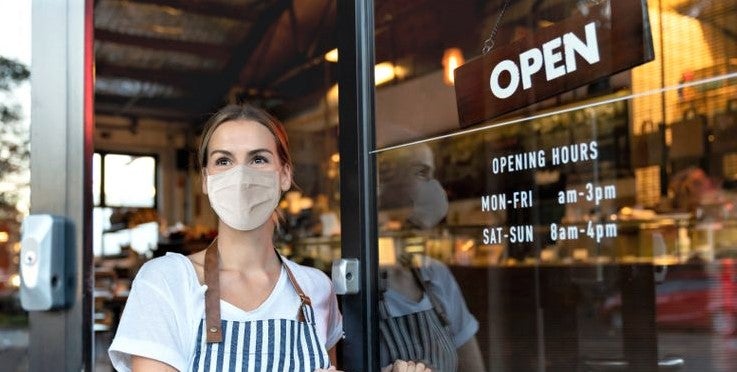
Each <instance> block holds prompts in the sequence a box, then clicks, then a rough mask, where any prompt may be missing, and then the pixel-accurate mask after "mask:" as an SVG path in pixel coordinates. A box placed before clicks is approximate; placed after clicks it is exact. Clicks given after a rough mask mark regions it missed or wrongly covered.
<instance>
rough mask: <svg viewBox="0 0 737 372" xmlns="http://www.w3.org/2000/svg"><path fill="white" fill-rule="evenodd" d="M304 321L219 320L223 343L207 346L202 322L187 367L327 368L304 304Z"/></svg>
mask: <svg viewBox="0 0 737 372" xmlns="http://www.w3.org/2000/svg"><path fill="white" fill-rule="evenodd" d="M302 311H303V312H304V315H305V321H304V322H299V321H297V320H290V319H265V320H256V321H247V322H242V321H229V320H221V324H222V331H223V341H222V342H218V343H208V342H207V338H206V337H205V336H204V335H205V332H206V329H205V328H206V326H207V325H206V324H205V320H204V319H202V321H200V325H199V331H198V332H197V344H196V345H197V346H196V347H195V352H194V360H193V362H192V366H191V368H190V370H191V371H197V372H221V371H231V372H233V371H248V372H272V371H290V372H291V371H304V372H313V371H314V370H315V369H317V368H328V367H329V366H330V360H329V359H328V354H327V350H325V346H324V345H322V343H321V342H320V340H319V339H318V338H317V332H316V329H315V314H314V312H313V310H312V306H309V305H304V306H303V307H302Z"/></svg>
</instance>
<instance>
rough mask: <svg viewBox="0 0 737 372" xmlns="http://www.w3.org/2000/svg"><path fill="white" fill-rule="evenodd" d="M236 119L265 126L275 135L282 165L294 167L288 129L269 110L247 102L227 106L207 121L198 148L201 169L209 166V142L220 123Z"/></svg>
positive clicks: (291, 168) (290, 168)
mask: <svg viewBox="0 0 737 372" xmlns="http://www.w3.org/2000/svg"><path fill="white" fill-rule="evenodd" d="M235 120H249V121H255V122H257V123H259V124H261V125H263V126H265V127H266V128H267V129H268V130H269V131H270V132H271V134H272V135H273V136H274V142H276V151H277V155H278V156H279V160H280V161H281V164H282V166H287V167H289V170H290V172H291V171H292V170H293V169H294V167H293V164H292V157H291V156H290V155H289V140H288V139H287V131H286V129H285V128H284V124H282V123H281V122H280V121H279V120H278V119H276V118H275V117H273V116H271V115H270V114H269V113H268V112H266V111H264V110H262V109H260V108H258V107H255V106H252V105H249V104H246V103H244V104H238V105H228V106H225V107H223V108H222V109H220V110H219V111H218V112H216V113H215V114H214V115H212V117H210V119H209V120H208V121H207V123H205V127H204V129H203V130H202V138H201V140H200V146H199V148H198V150H197V162H198V164H199V167H200V169H204V168H205V167H206V166H207V144H208V143H209V142H210V138H211V137H212V134H213V133H214V132H215V129H217V128H218V127H219V126H220V124H223V123H225V122H228V121H235Z"/></svg>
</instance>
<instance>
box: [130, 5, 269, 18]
mask: <svg viewBox="0 0 737 372" xmlns="http://www.w3.org/2000/svg"><path fill="white" fill-rule="evenodd" d="M128 2H131V3H139V4H151V5H158V6H162V7H169V8H174V9H176V10H181V11H184V12H187V13H191V14H198V15H204V16H208V17H217V18H226V19H232V20H235V21H241V22H253V21H254V14H256V13H257V12H254V10H257V9H254V8H255V7H254V6H246V5H236V4H226V3H222V2H218V1H207V0H199V1H191V0H183V1H182V0H128Z"/></svg>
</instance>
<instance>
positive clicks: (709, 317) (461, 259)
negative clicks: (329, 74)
mask: <svg viewBox="0 0 737 372" xmlns="http://www.w3.org/2000/svg"><path fill="white" fill-rule="evenodd" d="M505 3H508V5H505ZM606 3H607V2H606V1H604V2H582V1H562V2H561V1H542V2H534V4H533V3H529V2H505V1H494V2H485V3H483V4H480V3H478V2H473V1H460V2H454V3H453V4H452V5H451V4H449V3H444V2H443V3H441V2H437V4H436V3H435V2H430V3H427V4H424V5H423V6H416V7H412V6H404V7H402V6H399V5H397V6H392V5H391V4H392V3H386V4H385V3H382V2H377V6H376V9H375V11H376V22H377V27H376V30H377V31H376V32H377V34H376V48H377V51H376V56H377V62H381V61H383V60H385V59H386V60H390V61H394V62H393V63H395V68H401V69H402V70H403V71H406V72H407V73H406V75H404V76H403V77H402V78H395V80H394V81H393V82H391V83H388V84H387V85H386V86H379V87H377V89H376V127H377V131H376V138H377V145H378V148H377V150H376V151H375V153H376V156H377V168H378V172H377V173H378V174H377V184H378V185H379V189H378V195H377V196H378V197H377V200H378V208H379V213H378V221H377V225H378V226H379V231H380V238H379V242H378V245H379V256H380V276H381V278H382V279H383V281H382V285H381V292H382V297H381V299H382V300H381V304H380V310H381V315H382V321H381V323H380V330H381V341H382V346H381V351H382V364H384V365H385V364H386V363H389V362H391V361H392V360H394V359H415V360H423V361H426V362H429V363H431V364H433V365H434V367H435V368H439V369H440V370H453V369H451V368H458V370H459V371H460V370H462V371H470V370H494V371H522V370H615V369H617V368H624V369H629V370H654V369H655V368H657V367H656V366H659V368H661V369H663V370H666V369H667V370H709V371H712V370H713V371H717V370H732V369H734V368H736V367H737V360H736V359H735V358H734V352H733V349H732V348H733V346H732V345H734V342H735V340H737V339H736V338H735V337H737V311H735V309H737V303H733V299H734V298H736V297H735V295H737V292H735V291H737V284H736V283H737V282H736V281H735V241H736V240H735V231H737V230H735V224H734V220H735V212H734V203H735V200H736V199H735V197H736V196H735V195H736V194H735V186H736V185H737V184H735V182H734V179H735V177H736V176H735V174H734V171H735V166H734V164H733V163H734V161H735V156H734V153H737V142H735V140H734V135H733V134H732V133H733V132H735V131H736V130H737V129H735V128H737V105H735V104H734V102H732V98H733V97H735V91H736V90H737V80H735V78H737V62H735V61H737V47H735V44H734V42H733V35H734V26H733V25H734V24H735V20H737V9H735V8H734V7H732V6H731V5H727V4H725V2H689V1H687V2H683V1H665V0H663V1H651V2H648V3H647V4H646V5H645V7H646V9H647V12H648V14H649V21H650V26H651V27H650V31H651V36H652V41H653V50H654V52H655V58H654V60H653V61H651V62H646V63H644V64H642V65H641V66H639V67H635V68H631V69H627V70H625V71H622V72H619V71H614V72H612V73H610V74H608V75H607V76H605V77H604V78H601V79H597V80H596V81H593V82H590V83H587V84H584V85H583V86H582V87H577V88H575V89H569V90H567V91H565V92H564V93H562V94H559V95H556V96H553V97H552V98H547V99H545V100H542V101H539V100H537V101H535V100H531V101H530V103H529V104H528V105H527V106H525V107H523V108H521V109H520V110H516V111H514V112H512V113H509V114H506V115H505V116H501V117H497V118H492V119H489V120H486V121H484V122H481V123H478V124H474V125H471V126H462V125H461V124H460V123H459V114H458V111H457V102H456V95H455V92H456V91H455V90H454V86H453V85H452V83H451V82H450V81H448V79H447V78H446V79H444V71H443V66H444V65H443V63H444V62H445V63H446V65H447V62H448V61H447V60H448V57H447V56H448V55H449V50H450V49H451V48H457V49H458V50H460V51H461V52H462V53H461V54H463V55H465V56H466V60H467V61H468V60H471V59H473V58H474V57H477V56H479V55H481V50H482V47H483V45H484V40H486V39H488V38H489V36H490V34H493V33H492V30H494V29H495V27H496V26H495V25H496V24H497V20H499V22H498V24H499V26H498V28H497V29H496V31H497V32H495V33H494V34H495V36H494V40H493V41H494V44H495V46H496V48H501V47H503V46H504V45H506V44H509V43H513V42H515V41H519V40H529V39H530V38H532V37H534V35H537V34H540V33H543V32H544V29H545V28H547V27H550V26H552V25H556V24H560V23H562V22H565V21H566V20H568V19H570V18H571V17H574V16H576V15H580V14H582V13H586V12H587V11H590V10H592V9H598V8H596V7H597V6H604V7H606V6H608V5H607V4H606ZM382 4H383V5H382ZM500 14H502V15H501V17H500ZM626 19H627V17H623V19H622V20H614V19H612V21H613V22H615V21H616V22H619V21H627V20H626ZM597 27H601V25H599V26H597ZM581 34H583V33H581ZM618 36H619V35H608V37H607V40H611V39H612V38H615V37H618ZM633 47H636V46H633ZM614 52H616V53H624V51H614ZM491 53H494V50H493V49H492V52H491ZM444 56H445V58H444ZM610 57H612V56H610V55H606V56H602V60H605V61H606V60H607V58H610ZM467 61H466V63H468V62H467ZM584 63H585V61H584V60H583V59H579V67H581V66H583V64H584ZM541 70H543V69H542V68H541ZM543 71H544V70H543ZM541 73H543V72H541ZM456 77H457V76H456ZM478 79H484V80H485V81H489V76H488V75H479V76H478ZM456 83H457V81H456ZM504 84H506V83H504ZM579 85H580V84H579ZM520 94H523V95H524V94H525V93H524V92H522V93H520ZM735 133H737V132H735ZM428 335H434V336H431V337H430V338H432V340H430V339H428V338H427V336H428ZM417 345H420V346H417ZM433 348H439V349H438V350H440V349H443V350H450V351H454V352H447V353H441V354H440V355H441V356H438V354H433V353H429V352H427V351H426V350H436V349H433ZM451 366H452V367H451Z"/></svg>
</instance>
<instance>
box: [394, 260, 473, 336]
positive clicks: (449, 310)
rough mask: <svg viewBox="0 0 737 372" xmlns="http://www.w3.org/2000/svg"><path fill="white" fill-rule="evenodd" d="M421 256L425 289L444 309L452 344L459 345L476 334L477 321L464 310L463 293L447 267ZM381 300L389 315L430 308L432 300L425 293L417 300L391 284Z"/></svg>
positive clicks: (397, 315)
mask: <svg viewBox="0 0 737 372" xmlns="http://www.w3.org/2000/svg"><path fill="white" fill-rule="evenodd" d="M421 258H422V259H421V260H420V265H419V268H420V274H421V275H422V279H423V280H425V281H428V280H429V281H430V285H429V287H428V290H429V291H430V292H432V293H433V294H434V295H435V297H436V298H437V299H438V300H439V302H440V304H441V305H442V306H443V310H445V315H446V316H447V317H448V322H449V323H450V327H449V328H450V333H451V336H452V337H453V344H454V345H455V347H456V348H458V347H461V346H462V345H463V344H465V343H466V342H467V341H468V340H470V339H471V337H473V335H475V334H476V331H478V329H479V322H478V321H477V320H476V318H475V317H474V316H473V315H472V314H471V313H470V312H469V311H468V307H467V306H466V301H465V300H464V299H463V293H462V292H461V289H460V287H459V286H458V282H456V280H455V278H454V277H453V274H452V273H451V272H450V270H449V269H448V267H447V266H445V264H443V263H442V262H440V261H438V260H435V259H433V258H431V257H428V256H422V257H421ZM384 303H385V304H386V309H387V312H388V315H389V316H390V317H399V316H403V315H407V314H413V313H418V312H420V311H425V310H430V309H432V302H431V301H430V298H429V297H428V295H427V293H425V294H423V295H422V299H420V301H419V302H415V301H412V300H411V299H409V298H407V297H405V296H404V295H402V294H401V293H399V292H397V291H395V290H393V289H391V288H388V289H387V290H386V291H385V292H384Z"/></svg>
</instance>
